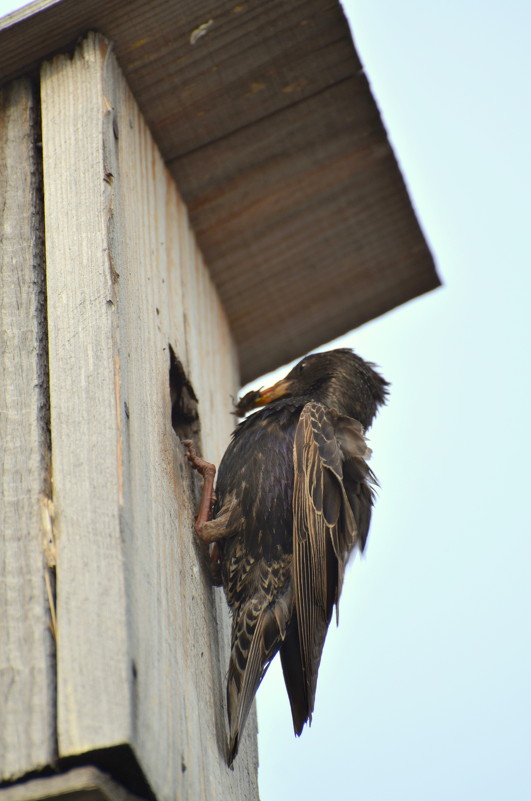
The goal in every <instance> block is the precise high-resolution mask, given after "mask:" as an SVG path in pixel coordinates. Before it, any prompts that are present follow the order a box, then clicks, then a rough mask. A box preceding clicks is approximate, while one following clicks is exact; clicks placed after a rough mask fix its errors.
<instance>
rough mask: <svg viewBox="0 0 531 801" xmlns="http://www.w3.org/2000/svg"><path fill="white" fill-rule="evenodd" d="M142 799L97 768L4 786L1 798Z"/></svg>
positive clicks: (20, 800) (32, 800) (8, 800)
mask: <svg viewBox="0 0 531 801" xmlns="http://www.w3.org/2000/svg"><path fill="white" fill-rule="evenodd" d="M47 799H49V801H140V799H139V798H138V797H137V796H134V795H131V793H128V792H127V791H126V790H124V789H123V787H121V786H120V785H119V784H117V783H116V782H114V781H113V780H112V779H110V778H109V776H107V775H106V774H105V773H102V772H101V771H100V770H98V769H97V768H93V767H89V768H75V769H74V770H70V771H68V773H63V774H61V775H60V776H49V777H47V778H46V779H32V780H31V781H28V782H24V783H22V784H17V785H15V786H14V787H8V788H6V789H4V790H0V801H47Z"/></svg>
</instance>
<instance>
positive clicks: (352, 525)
mask: <svg viewBox="0 0 531 801" xmlns="http://www.w3.org/2000/svg"><path fill="white" fill-rule="evenodd" d="M293 451H294V469H295V479H294V489H293V591H294V603H295V613H296V614H295V616H294V620H293V622H292V625H293V627H296V631H294V632H293V635H294V636H293V637H290V638H289V640H290V641H291V643H293V641H294V640H297V639H298V642H299V652H300V658H299V660H296V659H294V658H293V654H292V656H291V658H290V659H288V658H287V654H283V653H282V649H281V656H282V657H283V658H282V665H283V669H284V676H285V679H286V687H287V688H288V693H289V692H290V689H289V688H290V686H292V687H299V690H298V692H297V696H296V697H292V696H291V693H290V701H291V704H292V713H293V720H294V727H295V731H296V733H297V734H300V731H301V730H302V726H303V725H304V723H305V722H306V720H307V719H308V718H310V720H311V713H312V711H313V707H314V701H315V689H316V684H317V673H318V669H319V663H320V661H321V654H322V650H323V645H324V641H325V637H326V632H327V630H328V625H329V623H330V619H331V616H332V610H333V606H334V604H336V607H337V604H338V601H339V596H340V594H341V587H342V583H343V574H344V570H345V565H346V563H347V560H348V557H349V555H350V553H351V551H352V549H353V548H354V547H355V546H358V547H360V549H363V547H364V545H365V542H366V539H367V533H368V530H369V523H370V516H371V506H372V490H371V484H373V483H375V479H374V476H373V475H372V473H371V471H370V469H369V467H368V465H367V462H366V459H367V458H368V456H369V455H370V451H369V449H368V448H367V444H366V441H365V438H364V435H363V428H362V426H361V424H360V423H359V422H358V421H357V420H353V419H352V418H349V417H344V416H341V415H339V414H338V413H337V412H335V411H334V410H332V409H329V408H327V407H326V406H324V405H323V404H321V403H317V402H310V403H307V404H306V406H305V407H304V409H303V411H302V413H301V416H300V419H299V423H298V425H297V430H296V434H295V441H294V446H293ZM297 662H298V664H297ZM294 671H298V672H299V673H300V675H299V676H295V675H293V673H294ZM301 686H302V692H301V689H300V688H301Z"/></svg>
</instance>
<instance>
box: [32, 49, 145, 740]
mask: <svg viewBox="0 0 531 801" xmlns="http://www.w3.org/2000/svg"><path fill="white" fill-rule="evenodd" d="M105 50H106V47H105V48H102V52H101V53H100V52H99V51H98V50H97V49H95V48H94V46H92V47H88V46H86V45H85V46H82V47H81V49H80V50H79V51H78V52H77V54H76V57H75V58H74V59H73V60H70V59H68V58H65V57H58V58H57V59H55V60H54V61H53V62H51V63H48V64H46V63H45V64H44V66H43V69H42V80H41V98H42V101H41V102H42V141H43V164H44V189H45V191H44V200H45V211H46V218H45V222H46V270H47V287H48V331H49V349H50V395H51V427H52V466H53V481H54V504H55V514H56V526H57V549H58V556H57V617H58V642H57V672H58V676H57V681H58V738H59V753H60V754H61V755H67V754H72V753H79V752H82V751H85V750H90V749H91V748H94V747H96V744H98V746H99V747H104V746H107V745H112V744H117V743H122V742H126V741H127V740H128V737H129V733H130V731H131V710H130V703H129V702H130V688H129V681H130V676H131V670H130V660H129V654H128V641H127V614H126V605H127V600H126V590H125V576H124V547H123V540H122V532H121V528H120V498H119V487H120V477H119V470H118V468H119V444H120V430H119V420H118V417H117V407H116V392H115V356H116V348H115V339H116V327H117V324H118V323H117V318H116V312H115V306H114V298H115V290H114V286H113V279H112V270H111V267H112V264H111V260H110V256H109V239H108V233H107V219H108V217H109V214H110V213H111V210H110V198H111V195H110V186H109V184H108V182H107V181H108V180H109V179H108V177H107V176H106V170H105V166H104V161H103V144H104V134H105V136H107V137H108V136H109V132H108V131H105V132H104V126H103V123H104V119H105V111H106V109H105V107H104V98H103V95H102V91H101V70H102V59H103V58H104V53H105ZM111 135H112V130H111Z"/></svg>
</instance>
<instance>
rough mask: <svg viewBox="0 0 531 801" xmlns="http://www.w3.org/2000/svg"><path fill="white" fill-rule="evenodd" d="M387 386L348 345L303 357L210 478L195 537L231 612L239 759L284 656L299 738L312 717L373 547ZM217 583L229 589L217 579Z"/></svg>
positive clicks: (200, 463)
mask: <svg viewBox="0 0 531 801" xmlns="http://www.w3.org/2000/svg"><path fill="white" fill-rule="evenodd" d="M387 386H388V384H387V382H386V381H385V380H384V379H383V378H382V377H381V376H380V375H379V374H378V373H377V372H376V370H375V369H374V365H373V364H372V363H370V362H366V361H364V360H363V359H362V358H360V357H359V356H357V355H356V354H355V353H353V352H352V351H351V350H350V349H348V348H340V349H338V350H331V351H328V352H325V353H316V354H313V355H311V356H306V357H305V358H304V359H302V360H301V361H300V362H299V363H298V364H297V365H296V366H295V367H294V368H293V369H292V370H291V372H290V373H289V374H288V375H287V376H286V378H284V379H282V380H281V381H279V382H277V383H276V384H275V385H274V386H272V387H270V388H269V389H265V390H260V391H253V392H250V393H248V394H247V395H246V396H244V397H243V398H242V399H241V400H240V401H239V402H238V404H236V409H235V412H236V414H238V415H239V416H244V415H245V414H246V413H247V412H249V411H252V410H254V409H257V408H259V407H264V408H260V410H259V411H256V412H255V413H254V414H252V415H250V416H249V417H247V418H246V419H245V420H244V421H243V422H241V423H240V424H239V426H238V427H237V428H236V430H235V431H234V434H233V437H232V441H231V443H230V445H229V447H228V448H227V450H226V452H225V455H224V456H223V459H222V461H221V464H220V466H219V472H218V478H217V485H216V492H215V494H214V493H213V487H214V475H215V468H214V465H211V464H209V463H208V462H205V461H204V460H203V459H200V458H199V457H197V456H196V455H195V452H194V450H193V446H192V444H191V443H186V444H187V447H188V459H189V460H190V462H191V464H192V466H193V467H194V468H195V469H196V470H198V471H199V472H201V473H202V475H203V477H204V485H203V495H202V500H201V506H200V510H199V514H198V518H197V522H196V532H197V534H198V536H199V538H200V539H201V540H202V541H203V542H206V543H209V544H211V545H212V544H213V553H212V559H213V562H214V567H215V569H216V570H217V572H218V575H219V578H220V582H221V583H222V584H223V587H224V590H225V594H226V597H227V601H228V603H229V606H230V607H231V610H232V614H233V620H232V643H231V656H230V664H229V671H228V679H227V707H228V717H229V748H228V756H227V762H228V764H229V765H231V764H232V762H233V760H234V757H235V756H236V753H237V750H238V741H239V738H240V735H241V732H242V729H243V727H244V725H245V721H246V719H247V716H248V713H249V709H250V707H251V704H252V701H253V698H254V696H255V694H256V691H257V689H258V686H259V684H260V682H261V681H262V679H263V677H264V675H265V673H266V670H267V668H268V667H269V664H270V662H271V660H272V659H273V657H274V656H275V654H276V653H277V652H278V651H280V659H281V662H282V670H283V673H284V681H285V684H286V690H287V693H288V696H289V701H290V705H291V713H292V718H293V726H294V729H295V734H296V735H300V734H301V732H302V729H303V726H304V724H305V723H306V722H307V721H310V722H311V717H312V712H313V709H314V701H315V690H316V684H317V672H318V669H319V663H320V661H321V654H322V650H323V646H324V641H325V637H326V633H327V630H328V625H329V623H330V620H331V617H332V611H333V607H334V605H335V606H336V610H337V605H338V602H339V596H340V594H341V586H342V583H343V575H344V571H345V565H346V563H347V561H348V558H349V555H350V553H351V552H352V550H353V549H354V548H355V547H356V546H357V547H358V548H359V549H360V550H363V548H364V547H365V542H366V540H367V534H368V531H369V523H370V518H371V507H372V502H373V490H372V486H373V485H374V484H375V483H376V479H375V477H374V475H373V473H372V472H371V470H370V469H369V467H368V465H367V462H366V460H367V458H368V456H369V455H370V451H369V449H368V447H367V444H366V441H365V437H364V432H365V430H366V429H367V428H369V426H370V425H371V423H372V421H373V418H374V416H375V414H376V412H377V410H378V407H379V406H380V405H381V404H383V403H385V399H386V395H387ZM218 583H219V582H218Z"/></svg>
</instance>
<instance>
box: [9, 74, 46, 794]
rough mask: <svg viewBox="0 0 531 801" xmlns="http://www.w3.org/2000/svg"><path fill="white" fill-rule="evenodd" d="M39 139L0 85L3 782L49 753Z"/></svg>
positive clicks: (22, 100)
mask: <svg viewBox="0 0 531 801" xmlns="http://www.w3.org/2000/svg"><path fill="white" fill-rule="evenodd" d="M38 137H39V130H38V126H37V125H36V112H35V103H34V99H33V93H32V87H31V84H30V83H29V81H25V80H20V81H16V82H14V83H13V84H12V85H10V86H9V87H6V88H5V89H4V91H2V92H0V243H1V246H0V449H1V458H2V462H1V467H0V781H1V780H7V779H10V778H15V777H17V776H20V775H22V774H24V773H25V772H27V771H29V770H35V769H38V768H40V767H41V766H42V765H45V764H47V763H48V762H50V760H51V759H52V758H53V756H54V753H55V709H54V705H55V697H54V696H55V688H54V673H55V671H54V644H53V639H52V635H51V631H50V625H49V624H50V607H49V599H48V596H47V592H46V581H45V579H46V572H47V571H48V567H47V565H46V561H45V557H44V553H45V549H46V548H47V545H49V544H50V543H46V542H45V536H46V535H47V533H48V531H49V526H48V527H46V526H45V525H44V523H45V522H46V520H47V519H48V520H49V515H48V508H49V505H48V503H47V500H46V499H47V497H48V494H49V477H48V454H49V436H48V388H47V360H46V316H45V286H44V264H43V247H42V208H41V206H42V204H41V199H40V191H41V190H40V185H41V176H40V169H39V159H38V156H37V150H36V142H37V141H38ZM48 578H50V576H48ZM51 584H52V581H51V580H50V581H49V588H50V589H51ZM50 601H52V603H53V599H52V597H51V595H50Z"/></svg>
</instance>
